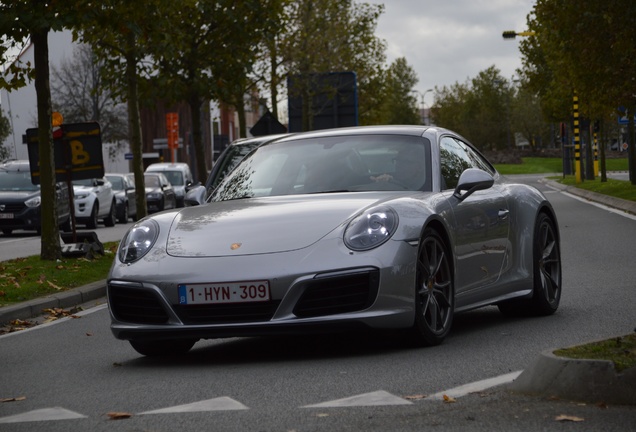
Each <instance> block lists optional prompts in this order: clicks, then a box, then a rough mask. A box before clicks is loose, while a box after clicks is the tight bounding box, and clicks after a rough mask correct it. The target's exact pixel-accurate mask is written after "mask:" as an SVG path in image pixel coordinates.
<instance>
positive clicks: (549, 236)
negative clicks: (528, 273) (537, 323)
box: [498, 213, 561, 316]
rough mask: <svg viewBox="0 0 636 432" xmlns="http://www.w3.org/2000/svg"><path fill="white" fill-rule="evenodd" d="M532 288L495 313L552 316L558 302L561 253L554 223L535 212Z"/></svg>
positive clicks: (559, 297) (500, 306) (506, 303)
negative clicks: (530, 292)
mask: <svg viewBox="0 0 636 432" xmlns="http://www.w3.org/2000/svg"><path fill="white" fill-rule="evenodd" d="M532 255H533V279H534V287H533V290H532V297H531V298H528V299H514V300H510V301H508V302H504V303H501V304H499V305H498V306H499V310H500V311H501V312H502V313H504V314H506V315H511V316H519V315H521V316H524V315H534V316H545V315H552V314H553V313H554V312H556V310H557V309H558V308H559V303H560V301H561V250H560V247H559V238H558V236H557V230H556V227H555V225H554V221H553V220H552V219H551V218H550V217H549V216H548V215H546V214H545V213H539V215H538V216H537V220H536V222H535V228H534V238H533V245H532Z"/></svg>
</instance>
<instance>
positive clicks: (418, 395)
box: [404, 394, 426, 400]
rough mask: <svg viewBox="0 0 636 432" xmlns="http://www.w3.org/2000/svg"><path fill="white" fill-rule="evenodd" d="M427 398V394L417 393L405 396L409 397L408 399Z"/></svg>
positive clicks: (405, 397)
mask: <svg viewBox="0 0 636 432" xmlns="http://www.w3.org/2000/svg"><path fill="white" fill-rule="evenodd" d="M425 398H426V395H425V394H416V395H410V396H404V399H407V400H420V399H425Z"/></svg>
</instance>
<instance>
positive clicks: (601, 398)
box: [0, 179, 636, 431]
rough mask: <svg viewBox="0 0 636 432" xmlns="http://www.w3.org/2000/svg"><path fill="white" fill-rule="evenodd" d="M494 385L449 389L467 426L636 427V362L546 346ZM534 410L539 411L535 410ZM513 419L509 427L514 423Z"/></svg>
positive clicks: (63, 303)
mask: <svg viewBox="0 0 636 432" xmlns="http://www.w3.org/2000/svg"><path fill="white" fill-rule="evenodd" d="M541 181H542V182H544V183H547V184H548V185H549V186H550V187H552V188H554V189H558V190H561V191H565V192H567V193H570V194H572V195H576V196H578V197H581V198H584V199H587V200H590V201H592V202H596V203H600V204H603V205H605V206H608V207H612V208H615V209H617V210H621V211H624V212H627V213H630V214H633V215H636V202H632V201H627V200H622V199H619V198H613V197H608V196H605V195H601V194H598V193H594V192H589V191H585V190H582V189H579V188H576V187H572V186H564V185H562V184H560V183H557V182H554V181H550V180H547V179H543V180H541ZM105 295H106V281H105V280H102V281H99V282H95V283H93V284H90V285H86V286H83V287H80V288H77V289H73V290H69V291H66V292H63V293H59V294H55V295H51V296H47V297H43V298H39V299H35V300H31V301H27V302H23V303H20V304H16V305H12V306H5V307H2V308H0V325H3V324H6V323H8V322H10V321H13V320H16V319H21V320H29V319H33V318H35V317H38V316H41V315H42V311H43V309H50V308H61V309H66V308H73V307H76V306H78V305H82V304H87V303H90V302H100V301H101V302H102V303H103V301H104V300H103V298H104V297H105ZM635 331H636V329H635ZM492 385H493V387H490V388H489V385H488V384H486V385H482V386H479V385H476V386H475V385H468V386H466V389H464V390H462V389H459V390H457V391H455V392H454V390H452V389H450V390H449V391H448V400H444V402H446V403H455V402H456V398H455V396H456V397H457V398H459V397H461V398H462V404H463V406H462V411H463V412H464V413H465V415H464V416H463V417H462V419H461V420H460V423H462V429H463V430H482V429H483V427H484V424H483V422H484V421H485V422H487V424H488V425H490V426H492V424H493V422H497V419H498V418H499V419H500V420H501V418H500V417H501V416H506V415H508V416H513V417H514V418H517V419H519V421H520V422H521V423H519V427H518V428H512V429H509V430H549V431H551V430H564V429H563V427H562V426H563V423H577V425H576V430H577V431H592V430H600V429H604V430H606V431H608V430H619V431H636V368H631V369H628V370H627V371H624V372H623V373H617V372H616V371H615V370H614V366H613V364H612V363H611V362H608V361H596V360H575V359H567V358H563V357H557V356H555V355H554V354H552V352H543V353H539V354H538V356H537V358H536V359H535V360H534V362H533V363H532V364H531V365H530V366H529V367H528V368H526V369H525V370H523V371H522V372H521V373H520V374H519V375H518V376H517V375H515V377H514V378H511V379H510V380H508V381H506V382H504V383H503V384H501V383H499V382H497V383H496V384H492ZM441 396H442V395H440V397H441ZM442 399H446V395H444V397H443V398H442ZM448 409H451V408H448ZM533 412H534V413H536V414H537V415H536V416H532V415H531V414H532V413H533ZM515 413H516V414H515ZM524 419H525V420H524ZM480 420H481V422H480ZM507 424H508V427H509V426H510V423H507ZM436 426H439V427H436V430H447V429H445V428H444V427H441V426H442V425H441V424H437V425H436ZM456 426H459V424H457V425H456Z"/></svg>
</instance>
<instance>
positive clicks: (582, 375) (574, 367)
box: [508, 350, 636, 405]
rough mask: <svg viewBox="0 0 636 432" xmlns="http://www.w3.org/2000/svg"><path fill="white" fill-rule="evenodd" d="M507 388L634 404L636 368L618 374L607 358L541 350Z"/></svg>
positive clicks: (540, 394)
mask: <svg viewBox="0 0 636 432" xmlns="http://www.w3.org/2000/svg"><path fill="white" fill-rule="evenodd" d="M508 389H509V390H511V391H513V392H516V393H525V394H530V395H539V396H545V397H557V398H561V399H567V400H571V401H578V402H586V403H603V404H614V405H636V367H633V368H629V369H626V370H624V371H622V372H620V373H619V372H616V369H615V368H614V363H613V362H611V361H609V360H589V359H571V358H566V357H558V356H556V355H554V354H553V352H552V350H550V351H545V352H543V353H541V355H540V356H539V357H538V358H537V359H536V360H535V361H534V363H533V364H531V365H530V366H529V367H528V368H527V369H525V370H524V371H523V372H522V373H521V375H519V377H518V378H517V379H516V380H514V381H513V382H512V383H510V384H509V385H508Z"/></svg>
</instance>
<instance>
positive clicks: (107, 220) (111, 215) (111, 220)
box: [104, 201, 117, 227]
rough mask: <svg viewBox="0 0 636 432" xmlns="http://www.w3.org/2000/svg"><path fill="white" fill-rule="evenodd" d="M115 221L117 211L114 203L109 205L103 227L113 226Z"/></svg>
mask: <svg viewBox="0 0 636 432" xmlns="http://www.w3.org/2000/svg"><path fill="white" fill-rule="evenodd" d="M116 221H117V211H116V209H115V201H112V202H111V203H110V211H109V212H108V216H106V217H105V218H104V225H106V226H107V227H112V226H115V222H116Z"/></svg>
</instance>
